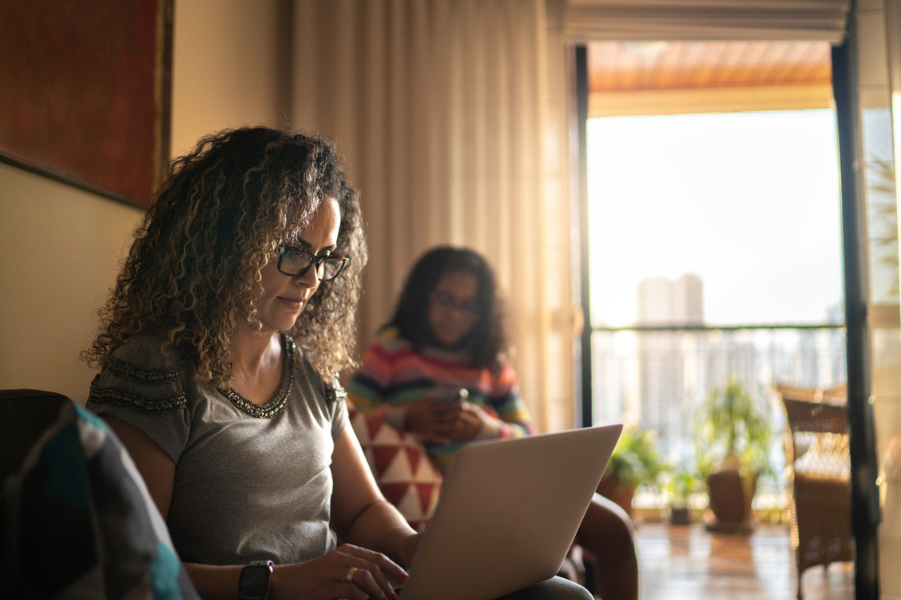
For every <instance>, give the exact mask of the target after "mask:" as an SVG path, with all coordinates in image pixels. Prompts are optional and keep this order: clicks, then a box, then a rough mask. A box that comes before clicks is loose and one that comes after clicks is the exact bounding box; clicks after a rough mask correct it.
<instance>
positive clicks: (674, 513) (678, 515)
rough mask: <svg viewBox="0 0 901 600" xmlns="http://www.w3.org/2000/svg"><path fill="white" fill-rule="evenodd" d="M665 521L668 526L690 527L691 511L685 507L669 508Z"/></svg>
mask: <svg viewBox="0 0 901 600" xmlns="http://www.w3.org/2000/svg"><path fill="white" fill-rule="evenodd" d="M667 520H668V521H669V524H670V525H691V509H690V508H688V507H687V506H670V509H669V517H668V518H667Z"/></svg>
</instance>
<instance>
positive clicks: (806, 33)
mask: <svg viewBox="0 0 901 600" xmlns="http://www.w3.org/2000/svg"><path fill="white" fill-rule="evenodd" d="M568 4H569V7H568V10H567V13H566V32H567V35H568V37H569V38H570V39H573V40H578V41H583V42H584V41H600V40H754V41H763V40H816V41H828V42H832V43H833V44H838V43H841V41H842V40H843V39H844V37H845V27H846V22H847V17H848V10H849V8H850V5H851V0H569V1H568Z"/></svg>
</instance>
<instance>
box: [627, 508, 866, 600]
mask: <svg viewBox="0 0 901 600" xmlns="http://www.w3.org/2000/svg"><path fill="white" fill-rule="evenodd" d="M637 537H638V560H639V569H640V570H641V594H640V595H641V600H696V599H698V598H725V599H727V600H794V598H795V595H796V592H797V581H798V580H797V576H796V574H795V567H794V563H793V558H792V551H791V546H790V542H789V536H788V527H787V526H784V525H761V526H760V527H759V528H758V529H757V531H755V532H754V534H753V535H751V536H748V537H742V536H720V535H717V536H714V535H711V534H708V533H707V532H706V531H705V530H704V528H703V526H701V525H691V526H687V527H674V526H669V525H666V524H658V523H645V524H642V525H641V526H640V527H638V530H637ZM803 592H804V600H827V599H828V600H853V598H854V566H853V564H852V563H841V564H833V565H831V566H830V567H829V569H828V570H826V571H824V569H823V568H822V567H813V568H811V569H808V570H807V571H805V572H804V580H803Z"/></svg>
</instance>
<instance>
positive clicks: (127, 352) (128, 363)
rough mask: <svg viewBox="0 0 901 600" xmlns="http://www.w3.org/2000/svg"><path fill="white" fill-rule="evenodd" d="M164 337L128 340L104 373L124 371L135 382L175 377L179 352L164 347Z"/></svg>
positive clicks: (109, 361)
mask: <svg viewBox="0 0 901 600" xmlns="http://www.w3.org/2000/svg"><path fill="white" fill-rule="evenodd" d="M164 343H165V337H164V336H161V335H145V336H139V337H133V338H130V339H128V340H127V341H126V342H125V343H123V344H122V345H121V346H119V347H118V348H116V349H115V350H114V351H113V352H112V354H111V355H110V357H109V359H108V360H107V363H106V364H105V365H104V369H113V370H122V369H125V370H127V371H128V373H129V374H131V376H133V377H135V378H136V379H142V380H147V381H157V380H164V379H172V378H174V377H177V376H178V372H179V367H180V366H181V365H182V364H183V363H184V356H183V353H182V352H179V351H178V350H175V349H167V348H165V347H164Z"/></svg>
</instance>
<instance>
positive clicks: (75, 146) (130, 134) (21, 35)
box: [0, 0, 173, 206]
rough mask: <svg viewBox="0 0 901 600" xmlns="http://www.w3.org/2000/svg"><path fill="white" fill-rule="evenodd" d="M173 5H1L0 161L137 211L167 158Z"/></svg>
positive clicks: (157, 1)
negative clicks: (110, 199)
mask: <svg viewBox="0 0 901 600" xmlns="http://www.w3.org/2000/svg"><path fill="white" fill-rule="evenodd" d="M172 2H173V0H142V1H140V2H130V1H126V2H123V1H122V0H90V1H85V0H28V1H27V2H0V160H3V161H4V162H7V163H11V164H14V165H16V166H19V167H22V168H25V169H28V170H32V171H35V172H38V173H41V174H43V175H46V176H49V177H53V178H55V179H59V180H61V181H64V182H66V183H69V184H71V185H75V186H78V187H81V188H84V189H87V190H90V191H93V192H96V193H100V194H102V195H105V196H108V197H111V198H115V199H118V200H122V201H124V202H128V203H131V204H137V205H142V206H146V205H147V204H148V203H149V202H150V198H151V196H152V194H153V192H154V191H155V190H156V186H157V185H158V183H159V181H160V180H161V178H162V176H163V174H164V172H165V169H166V166H167V164H168V160H169V123H170V114H169V113H170V105H171V91H170V90H171V64H172V60H171V56H172Z"/></svg>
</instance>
